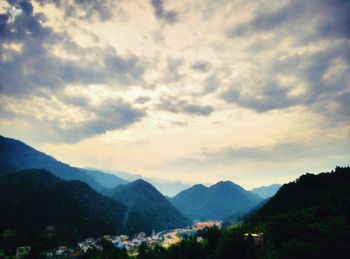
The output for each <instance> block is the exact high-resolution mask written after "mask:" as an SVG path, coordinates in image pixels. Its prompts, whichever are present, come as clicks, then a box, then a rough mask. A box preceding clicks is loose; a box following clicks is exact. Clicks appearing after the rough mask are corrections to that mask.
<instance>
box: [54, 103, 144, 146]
mask: <svg viewBox="0 0 350 259" xmlns="http://www.w3.org/2000/svg"><path fill="white" fill-rule="evenodd" d="M90 112H92V114H93V115H94V118H93V119H91V120H87V121H85V122H83V123H80V124H78V125H75V126H73V127H71V128H68V129H63V128H59V129H58V130H59V131H60V132H61V134H60V136H61V137H62V141H66V142H77V141H79V140H82V139H85V138H88V137H92V136H96V135H100V134H103V133H105V132H107V131H109V130H116V129H123V128H126V127H128V126H129V125H131V124H133V123H135V122H137V121H139V120H140V119H141V118H142V117H144V116H145V115H146V114H145V112H143V111H141V110H138V109H136V108H134V107H132V106H131V105H130V104H127V103H125V102H123V101H121V100H117V101H116V100H110V101H104V102H103V103H102V104H101V105H100V106H97V107H90Z"/></svg>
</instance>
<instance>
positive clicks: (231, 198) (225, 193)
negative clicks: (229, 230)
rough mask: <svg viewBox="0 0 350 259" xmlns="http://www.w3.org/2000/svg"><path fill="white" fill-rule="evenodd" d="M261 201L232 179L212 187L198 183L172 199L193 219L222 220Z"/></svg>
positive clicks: (242, 212) (247, 209)
mask: <svg viewBox="0 0 350 259" xmlns="http://www.w3.org/2000/svg"><path fill="white" fill-rule="evenodd" d="M261 201H262V198H260V197H259V196H257V195H256V194H254V193H251V192H249V191H247V190H245V189H243V188H242V187H241V186H239V185H237V184H235V183H233V182H230V181H220V182H218V183H216V184H214V185H212V186H210V187H206V186H204V185H201V184H197V185H194V186H192V187H191V188H189V189H187V190H185V191H182V192H180V193H179V194H178V195H176V196H175V197H173V198H172V199H171V203H172V204H173V205H174V206H175V207H176V208H177V209H178V210H179V211H180V212H182V213H183V214H184V215H185V216H187V217H188V218H190V219H192V220H194V219H198V220H208V219H220V220H221V219H225V218H226V217H229V216H231V215H234V214H244V213H246V212H248V211H249V210H250V209H252V208H254V206H256V205H257V204H258V203H259V202H261Z"/></svg>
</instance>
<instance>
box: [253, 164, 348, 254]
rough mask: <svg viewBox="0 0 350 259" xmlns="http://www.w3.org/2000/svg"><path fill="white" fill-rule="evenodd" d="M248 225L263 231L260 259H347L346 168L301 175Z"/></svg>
mask: <svg viewBox="0 0 350 259" xmlns="http://www.w3.org/2000/svg"><path fill="white" fill-rule="evenodd" d="M246 226H247V227H248V228H250V229H251V230H253V231H256V232H258V231H261V230H262V232H264V233H265V235H266V241H267V242H266V243H265V245H264V249H263V251H262V252H261V256H262V257H264V258H274V257H278V258H347V257H348V252H347V251H349V250H350V168H349V167H345V168H340V167H337V168H336V170H335V171H334V172H332V173H321V174H319V175H312V174H305V175H303V176H301V177H300V178H299V179H297V180H296V181H295V182H292V183H289V184H285V185H283V186H282V187H281V189H280V190H279V191H278V192H277V194H276V195H275V196H274V197H272V198H271V200H270V201H268V202H267V203H266V204H265V205H264V206H263V207H262V208H261V209H260V210H258V211H256V212H255V213H254V214H253V215H251V217H250V218H248V219H247V220H246Z"/></svg>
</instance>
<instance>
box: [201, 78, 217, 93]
mask: <svg viewBox="0 0 350 259" xmlns="http://www.w3.org/2000/svg"><path fill="white" fill-rule="evenodd" d="M220 83H221V82H220V79H219V78H218V77H217V76H216V75H215V74H212V75H210V76H208V77H207V78H206V79H205V81H204V86H203V90H202V94H204V95H206V94H210V93H213V92H215V91H216V90H217V89H218V88H219V87H220Z"/></svg>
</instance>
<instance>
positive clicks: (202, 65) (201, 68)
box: [191, 61, 210, 73]
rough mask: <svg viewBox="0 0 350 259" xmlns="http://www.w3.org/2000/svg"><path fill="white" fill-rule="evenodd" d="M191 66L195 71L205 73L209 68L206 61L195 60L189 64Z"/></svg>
mask: <svg viewBox="0 0 350 259" xmlns="http://www.w3.org/2000/svg"><path fill="white" fill-rule="evenodd" d="M191 68H192V69H193V70H195V71H198V72H201V73H205V72H208V71H209V69H210V63H208V62H206V61H197V62H195V63H193V64H192V65H191Z"/></svg>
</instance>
